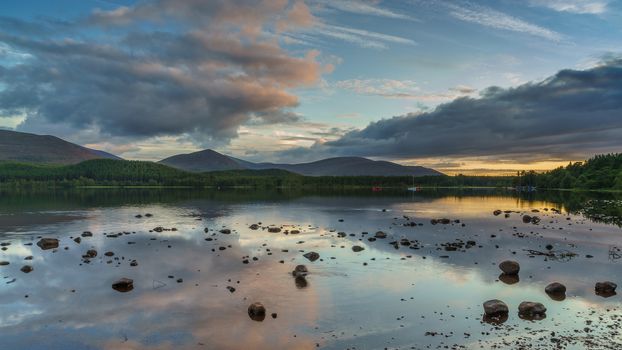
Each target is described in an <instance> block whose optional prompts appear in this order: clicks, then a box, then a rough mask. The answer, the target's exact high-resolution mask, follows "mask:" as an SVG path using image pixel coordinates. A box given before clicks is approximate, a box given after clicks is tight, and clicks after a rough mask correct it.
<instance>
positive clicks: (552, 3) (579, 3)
mask: <svg viewBox="0 0 622 350" xmlns="http://www.w3.org/2000/svg"><path fill="white" fill-rule="evenodd" d="M529 3H530V4H531V5H532V6H542V7H547V8H550V9H552V10H555V11H559V12H570V13H578V14H601V13H605V12H607V5H609V1H608V0H529Z"/></svg>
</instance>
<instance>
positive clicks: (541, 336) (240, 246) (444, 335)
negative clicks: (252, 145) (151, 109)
mask: <svg viewBox="0 0 622 350" xmlns="http://www.w3.org/2000/svg"><path fill="white" fill-rule="evenodd" d="M495 210H501V211H502V213H500V214H499V215H494V214H493V212H494V211H495ZM506 212H507V213H506ZM621 213H622V198H620V196H619V195H614V194H593V193H571V192H543V193H531V194H524V195H518V194H516V193H514V192H510V191H500V190H439V191H434V190H425V191H422V192H417V193H408V192H400V191H394V192H387V191H383V192H377V193H372V192H371V191H325V192H321V193H305V192H298V191H250V190H227V191H207V190H205V191H202V190H191V189H187V190H148V189H126V190H113V189H85V190H58V191H2V192H0V243H1V244H2V249H3V250H2V251H0V261H2V262H4V263H3V265H2V266H0V274H1V278H2V279H1V280H0V334H2V337H1V346H0V347H1V348H2V349H316V348H321V349H437V348H440V349H462V348H464V349H491V348H539V349H551V348H567V349H585V348H591V349H619V348H620V347H622V337H620V335H619V332H620V326H621V323H620V322H621V321H622V313H620V311H621V307H622V305H621V298H620V296H619V295H606V296H601V295H596V294H595V292H594V285H595V283H596V282H602V281H612V282H614V283H622V259H620V256H621V255H622V252H620V250H619V249H618V248H622V229H621V228H620V225H621V224H622V221H621ZM506 214H507V215H506ZM523 215H529V216H537V217H538V218H539V219H540V221H539V222H537V223H533V222H531V221H530V222H527V223H526V222H524V221H523ZM438 219H449V220H448V221H449V222H448V223H447V220H438ZM534 222H536V221H534ZM253 224H255V225H256V226H253V227H251V225H253ZM227 230H229V231H227ZM221 231H222V232H221ZM277 231H278V232H277ZM378 231H381V232H383V233H385V234H386V238H376V239H375V240H374V237H375V236H376V233H377V232H378ZM85 232H86V233H85ZM89 233H91V234H92V235H89ZM382 236H383V235H382V234H380V235H379V237H382ZM41 238H54V239H58V240H59V241H58V247H55V246H54V244H53V241H52V243H51V245H45V244H41V243H40V245H37V243H39V242H40V239H41ZM77 238H79V239H77ZM370 238H372V239H371V240H370ZM74 239H75V240H74ZM354 246H358V247H360V248H363V250H360V251H356V252H355V251H354V250H353V247H354ZM43 248H48V249H43ZM360 248H355V250H359V249H360ZM89 250H94V251H96V253H97V255H96V256H94V255H93V253H92V252H90V253H87V252H88V251H89ZM309 252H316V253H318V254H319V259H317V260H315V261H310V260H309V259H307V258H305V257H304V256H303V255H304V254H306V253H309ZM504 260H515V261H516V262H518V263H519V264H520V272H519V275H518V276H517V277H516V276H504V275H501V270H500V269H499V267H498V264H499V263H500V262H502V261H504ZM7 263H8V264H7ZM299 264H304V265H305V266H306V267H307V270H308V274H307V276H306V277H299V278H295V277H294V276H293V275H292V271H293V270H294V268H295V267H296V266H297V265H299ZM24 266H30V267H31V268H32V271H30V272H23V271H22V270H23V267H24ZM25 270H26V271H28V269H27V268H26V269H25ZM121 278H128V279H131V280H133V288H131V290H128V289H130V288H117V289H113V288H112V285H113V283H115V282H116V281H118V280H119V279H121ZM551 282H561V283H563V284H564V285H565V286H566V287H567V292H566V297H565V299H563V300H561V299H562V298H553V297H550V296H549V295H547V294H546V293H545V291H544V289H545V287H546V286H547V285H548V284H549V283H551ZM125 287H127V286H125ZM490 299H500V300H502V301H504V302H505V303H506V304H507V305H508V307H509V315H508V317H507V320H504V319H497V320H494V321H490V320H489V319H484V317H483V314H484V310H483V307H482V303H483V302H485V301H487V300H490ZM522 301H533V302H540V303H542V304H544V305H545V306H546V308H547V311H546V316H545V317H544V316H541V317H537V318H536V319H527V318H525V317H519V315H518V305H519V303H521V302H522ZM255 302H260V303H261V304H263V306H264V307H265V310H266V314H265V318H263V319H262V317H255V319H252V318H251V317H249V313H248V308H249V305H251V304H253V303H255ZM259 319H262V320H259Z"/></svg>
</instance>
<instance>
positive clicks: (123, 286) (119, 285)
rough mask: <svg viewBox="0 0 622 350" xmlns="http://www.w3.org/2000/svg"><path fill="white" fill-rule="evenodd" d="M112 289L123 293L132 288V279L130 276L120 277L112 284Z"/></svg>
mask: <svg viewBox="0 0 622 350" xmlns="http://www.w3.org/2000/svg"><path fill="white" fill-rule="evenodd" d="M112 289H114V290H116V291H117V292H121V293H125V292H129V291H131V290H132V289H134V280H132V279H130V278H125V277H124V278H121V279H119V280H117V281H116V282H114V283H113V284H112Z"/></svg>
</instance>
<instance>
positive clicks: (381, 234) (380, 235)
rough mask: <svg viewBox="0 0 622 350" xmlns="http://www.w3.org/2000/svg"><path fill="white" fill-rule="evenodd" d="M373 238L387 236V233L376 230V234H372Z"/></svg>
mask: <svg viewBox="0 0 622 350" xmlns="http://www.w3.org/2000/svg"><path fill="white" fill-rule="evenodd" d="M374 237H375V238H387V234H386V233H384V232H382V231H378V232H376V234H375V235H374Z"/></svg>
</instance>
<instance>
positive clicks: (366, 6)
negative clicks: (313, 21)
mask: <svg viewBox="0 0 622 350" xmlns="http://www.w3.org/2000/svg"><path fill="white" fill-rule="evenodd" d="M315 2H316V3H318V4H321V5H323V6H325V7H329V8H333V9H336V10H339V11H344V12H350V13H355V14H360V15H370V16H379V17H386V18H394V19H405V20H414V18H413V17H411V16H408V15H405V14H402V13H398V12H395V11H392V10H390V9H387V8H383V7H380V6H378V5H375V4H373V3H372V2H367V1H360V0H359V1H352V0H340V1H328V0H316V1H315Z"/></svg>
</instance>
